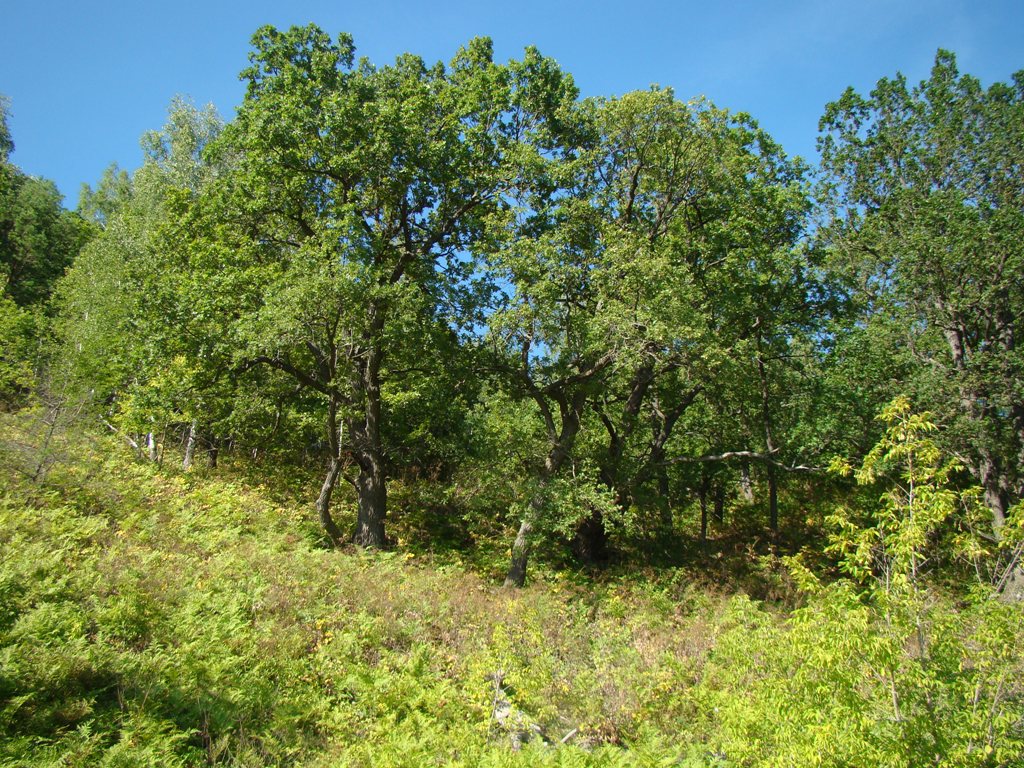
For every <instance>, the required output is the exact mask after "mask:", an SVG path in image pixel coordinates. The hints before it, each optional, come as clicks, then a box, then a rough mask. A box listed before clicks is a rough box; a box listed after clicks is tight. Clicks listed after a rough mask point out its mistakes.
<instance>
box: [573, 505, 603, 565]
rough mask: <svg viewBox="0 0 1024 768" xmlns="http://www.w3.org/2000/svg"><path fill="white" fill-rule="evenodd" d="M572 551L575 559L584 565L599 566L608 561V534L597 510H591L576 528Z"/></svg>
mask: <svg viewBox="0 0 1024 768" xmlns="http://www.w3.org/2000/svg"><path fill="white" fill-rule="evenodd" d="M572 550H573V553H574V554H575V555H576V558H577V559H578V560H579V561H580V562H582V563H585V564H586V565H591V566H594V565H600V564H601V563H605V562H607V561H608V533H607V531H605V529H604V517H603V516H602V515H601V512H600V511H599V510H596V509H595V510H592V511H591V513H590V514H589V515H587V517H586V518H584V520H583V522H582V523H580V524H579V526H578V527H577V528H576V535H575V537H574V538H573V541H572Z"/></svg>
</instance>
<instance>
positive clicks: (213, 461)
mask: <svg viewBox="0 0 1024 768" xmlns="http://www.w3.org/2000/svg"><path fill="white" fill-rule="evenodd" d="M219 451H220V444H219V443H218V442H217V438H215V437H214V438H211V439H210V450H209V451H207V453H206V466H208V467H209V468H210V469H216V468H217V454H218V453H219Z"/></svg>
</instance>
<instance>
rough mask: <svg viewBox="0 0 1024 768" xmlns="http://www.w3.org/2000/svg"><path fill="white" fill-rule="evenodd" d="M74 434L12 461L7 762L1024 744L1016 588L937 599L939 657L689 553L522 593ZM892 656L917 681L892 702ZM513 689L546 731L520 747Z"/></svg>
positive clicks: (675, 755)
mask: <svg viewBox="0 0 1024 768" xmlns="http://www.w3.org/2000/svg"><path fill="white" fill-rule="evenodd" d="M11 424H12V422H11V420H10V419H8V420H7V421H6V422H5V425H6V426H5V429H11V428H12V427H11ZM68 440H69V442H68V443H67V444H66V445H64V446H63V453H62V454H61V460H60V461H57V462H55V463H54V464H53V466H52V469H51V470H50V472H49V473H48V474H47V476H46V479H45V481H44V482H43V483H32V482H29V481H28V480H26V479H23V478H20V477H19V474H18V473H17V472H14V471H4V472H2V473H0V478H5V479H4V480H0V546H2V548H3V560H2V564H0V764H3V765H9V766H78V765H102V766H146V765H152V766H174V765H231V766H271V765H275V766H276V765H286V766H287V765H292V766H311V767H312V766H375V767H378V766H427V765H452V766H467V767H468V766H661V765H665V766H668V765H689V766H701V765H705V766H711V765H779V766H781V765H794V766H796V765H812V764H819V765H865V766H867V765H880V764H891V765H907V766H910V765H917V764H922V763H920V762H917V761H918V760H919V758H920V756H921V755H924V754H928V751H929V750H931V751H932V752H934V751H935V750H936V749H941V750H944V752H943V757H944V759H946V760H947V762H948V764H955V765H979V766H981V765H986V766H988V765H991V766H997V765H1011V764H1013V761H1015V760H1016V759H1018V758H1019V757H1020V755H1021V754H1022V753H1021V751H1020V749H1021V743H1022V739H1024V737H1022V734H1021V715H1022V712H1024V705H1022V692H1021V682H1020V681H1021V680H1024V670H1022V665H1021V660H1020V657H1019V655H1018V653H1017V652H1016V651H1015V650H1014V649H1015V648H1019V647H1021V644H1020V641H1021V640H1022V639H1024V632H1022V630H1021V619H1020V611H1019V610H1018V609H1016V608H1015V607H1006V606H999V605H995V604H993V603H992V602H991V601H981V602H980V603H979V604H978V606H973V605H972V606H967V607H961V608H958V609H955V608H954V607H953V606H951V605H948V604H947V603H945V602H941V601H940V602H939V603H937V604H936V605H941V607H942V611H935V612H933V613H932V614H929V615H930V616H931V618H930V621H932V622H933V623H934V624H935V625H936V626H937V627H938V625H940V624H941V630H942V635H941V638H942V639H941V641H939V640H937V644H938V646H940V647H939V648H938V652H937V653H936V654H935V656H934V659H933V660H932V661H930V662H929V664H930V665H931V666H930V667H928V668H925V669H922V668H921V665H920V664H919V663H917V662H915V660H914V658H913V654H912V653H910V651H909V650H905V649H904V648H901V647H898V644H897V645H893V644H892V643H888V644H886V641H884V638H883V637H882V634H880V633H879V630H878V625H877V618H878V617H877V616H875V615H874V614H873V613H872V612H871V611H870V610H869V609H868V608H867V607H865V606H864V605H863V604H862V603H860V602H858V600H857V598H856V596H854V595H852V594H851V593H850V592H849V590H845V591H844V590H843V589H839V588H836V589H831V588H830V589H826V590H825V593H824V596H820V597H816V598H808V601H809V602H808V604H807V606H806V607H804V608H801V609H799V610H797V611H795V612H792V613H787V612H784V611H782V610H781V608H779V607H765V606H764V605H762V604H760V603H757V602H754V601H752V600H750V599H749V598H747V597H745V596H744V595H741V594H740V595H729V594H725V593H724V592H723V591H709V590H706V589H705V588H704V587H702V586H695V585H694V583H692V580H691V579H690V577H689V575H688V574H687V572H686V571H682V570H676V571H671V570H669V571H659V572H657V573H656V574H654V575H651V576H646V577H645V576H643V575H632V576H631V575H629V574H628V573H626V572H625V571H624V569H620V571H619V572H618V574H617V575H616V576H615V577H614V578H612V577H606V578H604V579H602V580H601V581H600V582H597V581H592V580H590V579H588V578H586V577H585V576H582V575H580V574H576V573H572V572H559V571H557V570H554V569H548V570H546V571H544V572H543V573H542V578H539V579H537V580H535V581H534V582H533V583H532V584H531V585H530V586H528V587H527V588H526V589H523V590H520V591H509V590H504V589H501V588H500V587H498V586H497V585H496V581H495V580H494V579H493V578H492V576H491V574H490V573H489V572H488V571H487V569H486V568H484V569H479V570H478V569H474V568H471V567H469V566H463V565H460V564H459V562H460V559H459V558H458V557H456V556H454V555H453V554H452V553H451V552H446V553H444V554H443V555H438V556H434V555H431V554H430V553H429V552H428V551H424V549H423V548H421V549H419V550H415V551H414V550H408V549H398V550H396V551H393V552H384V553H364V552H359V551H356V550H351V551H341V552H339V551H331V550H326V549H323V548H321V547H320V546H319V545H318V535H317V531H316V527H315V523H314V520H313V515H312V513H311V511H310V510H309V509H308V508H307V506H306V505H305V504H302V503H300V502H299V501H296V500H295V499H297V498H298V497H299V496H300V495H301V494H298V493H295V494H292V493H290V492H288V491H287V489H286V488H284V487H283V486H281V485H275V486H274V487H266V488H261V487H258V486H255V485H253V484H252V477H251V472H250V476H249V477H248V479H244V478H243V476H242V475H241V474H238V473H234V472H232V471H231V470H230V469H228V470H221V471H220V472H218V473H211V472H207V471H205V470H202V471H198V472H195V473H189V474H182V473H180V472H176V471H173V470H169V469H163V470H161V469H159V468H156V467H153V466H152V465H150V464H146V463H140V462H136V461H135V460H134V459H133V457H132V456H131V455H130V454H129V453H128V452H126V451H124V450H122V446H121V445H119V444H118V443H116V442H113V441H112V440H107V439H91V440H85V439H84V438H68ZM72 456H74V457H75V458H74V459H73V460H72V459H71V458H69V457H72ZM3 460H4V462H6V464H5V466H7V467H11V466H13V463H12V462H16V461H19V460H21V459H19V458H18V457H17V456H14V455H13V454H11V453H10V452H8V453H7V454H5V455H4V456H3ZM271 484H272V483H271ZM410 519H414V516H411V517H410ZM407 524H408V525H411V523H407ZM405 535H406V536H408V537H410V538H414V537H415V531H413V530H411V529H409V530H407V531H406V534H405ZM473 560H474V556H473V553H472V552H466V553H465V561H466V562H469V563H472V562H473ZM773 567H774V566H773ZM979 606H980V607H979ZM879 638H882V639H879ZM1014 644H1016V645H1014ZM499 674H500V676H501V680H502V684H501V690H500V691H499V690H498V689H496V686H495V677H496V675H499ZM890 677H892V678H893V679H895V680H896V683H897V685H898V686H900V690H901V692H904V693H905V696H904V700H906V701H907V702H908V703H907V711H906V712H905V713H903V718H904V720H903V721H901V722H897V721H896V720H895V719H894V718H893V717H892V716H891V713H890V711H889V709H888V707H889V704H888V700H889V699H888V697H889V689H888V687H887V686H888V681H889V678H890ZM1000 681H1001V682H1000ZM998 686H1001V687H998ZM997 687H998V690H997ZM979 691H980V692H979ZM501 697H507V699H508V700H509V701H510V702H511V705H512V706H513V708H514V712H515V713H516V715H515V717H516V718H517V719H518V720H519V721H520V722H521V723H522V724H523V726H522V729H523V730H524V731H526V730H530V731H531V732H539V733H542V734H543V736H544V740H541V739H534V740H533V741H532V742H531V743H528V744H526V745H525V746H524V747H523V749H522V750H520V751H515V750H513V748H512V740H511V738H510V732H509V731H510V730H511V729H510V728H509V727H508V726H507V725H506V724H503V723H499V722H498V721H497V720H496V718H495V716H494V710H495V703H496V700H498V699H500V698H501ZM925 699H927V701H926V700H925ZM972 702H973V707H972ZM929 718H930V719H929ZM936 719H938V720H936ZM936 722H939V724H940V725H941V727H942V741H941V743H937V742H936V741H935V739H934V737H933V736H931V735H929V733H930V731H929V727H930V726H934V725H935V724H936ZM566 737H568V738H566ZM563 739H565V743H564V744H562V743H561V742H562V740H563Z"/></svg>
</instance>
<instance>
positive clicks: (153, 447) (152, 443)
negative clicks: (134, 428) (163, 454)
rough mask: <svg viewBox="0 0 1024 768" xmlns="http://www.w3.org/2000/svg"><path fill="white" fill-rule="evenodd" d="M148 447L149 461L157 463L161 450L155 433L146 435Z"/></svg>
mask: <svg viewBox="0 0 1024 768" xmlns="http://www.w3.org/2000/svg"><path fill="white" fill-rule="evenodd" d="M146 446H147V447H148V448H149V460H150V461H152V462H156V461H157V460H158V459H159V458H160V448H159V446H158V445H157V441H156V433H155V432H148V433H147V434H146Z"/></svg>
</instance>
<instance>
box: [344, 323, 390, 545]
mask: <svg viewBox="0 0 1024 768" xmlns="http://www.w3.org/2000/svg"><path fill="white" fill-rule="evenodd" d="M383 330H384V308H383V307H382V306H379V305H377V304H371V306H370V320H369V336H368V338H367V339H366V350H365V357H364V361H363V364H362V366H361V368H360V371H359V388H360V389H361V390H362V396H363V408H364V412H363V414H362V418H361V419H360V420H359V422H358V423H356V424H353V425H352V430H351V434H352V437H353V440H354V445H355V451H354V453H355V456H356V461H357V462H358V464H359V477H358V478H357V479H356V492H357V494H358V496H359V509H358V515H357V518H356V529H355V532H354V533H353V535H352V540H353V541H354V542H355V543H356V544H358V545H359V546H361V547H372V548H374V549H383V548H384V547H385V545H386V544H387V539H386V537H385V534H384V520H385V518H386V517H387V507H388V491H387V476H386V472H385V469H384V443H383V440H382V437H381V411H382V404H381V388H380V387H381V382H380V366H381V362H382V355H383V352H382V349H381V339H380V334H381V333H383Z"/></svg>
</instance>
